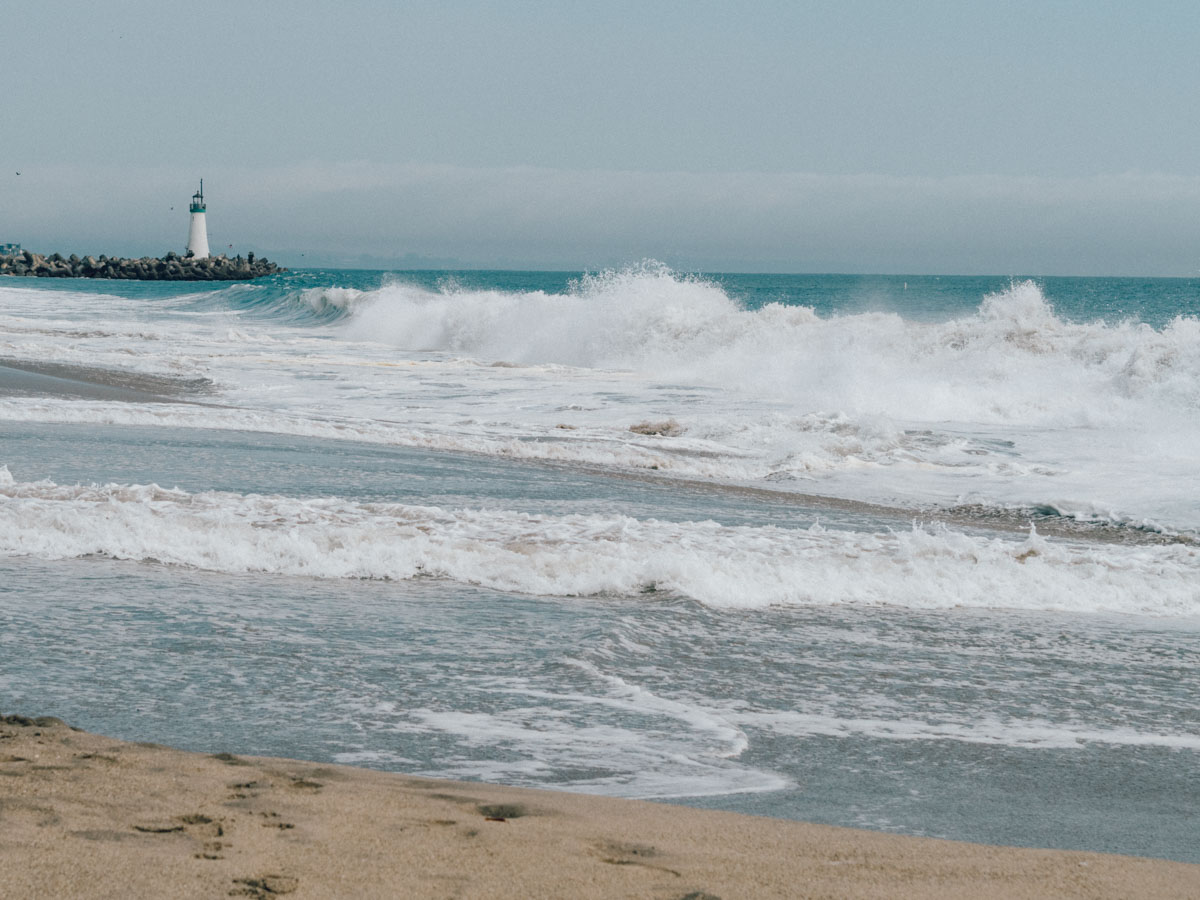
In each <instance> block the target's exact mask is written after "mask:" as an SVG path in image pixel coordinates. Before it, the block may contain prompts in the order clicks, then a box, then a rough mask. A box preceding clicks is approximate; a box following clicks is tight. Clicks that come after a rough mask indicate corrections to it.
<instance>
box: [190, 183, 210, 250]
mask: <svg viewBox="0 0 1200 900" xmlns="http://www.w3.org/2000/svg"><path fill="white" fill-rule="evenodd" d="M190 209H191V212H192V222H191V224H190V225H189V226H188V242H187V249H188V253H189V254H190V255H191V256H193V257H194V258H196V259H208V225H207V224H205V222H204V179H203V178H201V179H200V190H198V191H196V193H194V194H192V205H191V207H190Z"/></svg>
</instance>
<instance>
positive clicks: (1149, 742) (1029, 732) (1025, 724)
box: [731, 710, 1200, 750]
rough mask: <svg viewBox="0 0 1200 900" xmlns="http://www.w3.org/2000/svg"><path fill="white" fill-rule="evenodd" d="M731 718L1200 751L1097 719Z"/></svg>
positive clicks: (841, 730)
mask: <svg viewBox="0 0 1200 900" xmlns="http://www.w3.org/2000/svg"><path fill="white" fill-rule="evenodd" d="M731 717H732V718H733V719H734V721H736V722H738V723H739V724H741V725H742V726H743V727H746V728H754V729H763V730H766V731H771V732H774V733H776V734H782V735H787V736H789V737H810V736H816V735H822V736H826V737H860V736H861V737H870V738H876V739H883V740H894V741H953V742H957V743H966V744H992V745H996V746H1003V747H1027V748H1034V749H1040V750H1075V749H1080V748H1082V747H1086V746H1087V745H1089V744H1109V745H1113V746H1125V747H1165V748H1169V749H1172V750H1200V734H1194V733H1187V732H1178V733H1170V734H1166V733H1154V732H1146V731H1141V730H1137V729H1135V728H1132V727H1124V728H1105V727H1102V726H1099V725H1095V724H1086V725H1083V724H1075V723H1063V722H1051V721H1047V720H1042V719H1035V718H1029V719H1019V718H1016V719H1002V718H999V717H997V716H994V715H992V716H983V717H979V716H976V717H974V718H972V719H970V720H969V721H959V722H955V721H937V722H929V721H923V720H919V719H911V718H899V719H897V718H868V717H859V718H855V717H846V716H834V715H827V714H822V713H807V712H799V711H792V710H785V711H769V712H768V711H756V712H742V713H731Z"/></svg>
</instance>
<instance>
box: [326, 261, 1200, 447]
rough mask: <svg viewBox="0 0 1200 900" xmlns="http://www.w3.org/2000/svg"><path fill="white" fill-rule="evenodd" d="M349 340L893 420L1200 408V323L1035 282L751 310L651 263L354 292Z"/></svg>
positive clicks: (1067, 418)
mask: <svg viewBox="0 0 1200 900" xmlns="http://www.w3.org/2000/svg"><path fill="white" fill-rule="evenodd" d="M351 312H352V314H351V317H350V319H349V321H347V322H346V323H345V324H344V325H343V326H342V327H343V329H344V334H345V335H346V336H348V337H351V338H354V339H360V340H373V341H382V342H385V343H390V344H392V345H393V346H395V347H397V348H399V349H402V350H406V351H419V350H440V351H445V352H448V353H453V354H458V355H467V356H472V357H476V358H479V359H482V360H485V361H507V362H514V363H521V364H530V365H532V364H546V363H554V364H560V365H568V366H577V367H586V368H609V369H613V368H615V369H630V370H635V371H638V372H646V373H650V374H653V375H656V376H659V377H663V378H671V379H676V380H687V381H689V382H701V383H711V384H716V385H720V386H722V387H726V388H735V389H740V390H743V391H745V392H748V393H753V394H755V395H756V396H764V395H765V396H774V397H779V398H782V399H785V400H790V401H795V402H800V403H802V404H803V406H804V408H806V409H807V410H812V411H819V410H836V411H839V412H842V413H846V414H850V415H855V416H862V415H879V416H888V417H890V418H893V419H896V418H899V419H913V420H935V421H941V420H956V421H969V422H976V423H981V422H982V423H997V424H1000V423H1003V424H1012V423H1020V424H1026V425H1073V426H1088V425H1094V424H1097V423H1099V422H1111V421H1114V420H1121V419H1123V418H1126V417H1128V416H1129V415H1130V414H1131V411H1133V412H1136V410H1137V409H1138V408H1140V407H1142V406H1150V407H1155V408H1158V409H1159V410H1160V411H1163V412H1167V411H1174V412H1178V411H1183V410H1186V411H1189V412H1195V411H1198V410H1200V320H1197V319H1195V318H1177V319H1175V320H1174V321H1172V322H1171V323H1169V324H1168V325H1167V326H1165V327H1164V328H1162V329H1154V328H1152V327H1150V326H1149V325H1145V324H1138V323H1133V322H1119V323H1112V324H1110V323H1105V322H1102V321H1096V322H1086V323H1076V322H1069V321H1066V320H1064V319H1061V318H1059V317H1058V316H1056V315H1055V312H1054V310H1053V307H1052V306H1051V304H1050V303H1049V302H1048V301H1047V299H1046V297H1045V296H1044V294H1043V292H1042V290H1041V288H1040V287H1039V286H1038V285H1037V284H1036V283H1034V282H1032V281H1025V282H1019V283H1014V284H1013V285H1012V286H1011V287H1010V288H1008V289H1007V290H1005V291H1002V292H1000V293H997V294H993V295H990V296H988V297H985V298H984V299H983V301H982V303H981V305H980V307H979V308H978V309H977V310H976V311H975V312H974V313H971V314H969V315H965V316H960V317H958V318H954V319H951V320H949V321H944V322H932V323H931V322H922V321H914V320H910V319H906V318H903V317H902V316H901V315H900V314H898V313H859V314H853V315H841V316H838V315H834V316H826V317H822V316H819V315H818V314H817V313H816V312H815V311H814V310H813V308H811V307H808V306H796V305H790V304H783V303H767V304H765V305H763V306H761V307H758V308H755V309H748V308H746V307H745V306H743V305H742V304H741V303H739V302H738V301H736V300H735V299H733V298H732V297H730V296H729V294H727V293H726V292H725V291H724V290H723V289H722V288H721V287H720V286H719V285H717V284H715V283H713V282H711V281H707V280H705V279H703V278H698V277H686V276H680V275H677V274H676V273H673V272H671V271H670V270H668V269H666V268H664V267H660V266H656V265H649V264H647V265H644V266H642V267H639V268H635V269H627V270H623V271H619V272H609V273H605V274H602V275H595V276H587V277H584V278H582V279H579V280H578V281H577V282H575V283H574V286H573V289H572V290H571V291H569V292H567V293H564V294H548V293H543V292H540V291H533V292H527V293H513V292H503V291H478V290H461V289H457V288H455V287H453V286H447V287H445V288H444V289H442V290H430V289H427V288H424V287H420V286H416V285H410V284H403V283H395V284H392V285H388V286H385V287H383V288H381V289H379V290H378V291H373V292H368V293H367V294H364V295H361V296H357V297H355V298H354V303H353V306H352V309H351Z"/></svg>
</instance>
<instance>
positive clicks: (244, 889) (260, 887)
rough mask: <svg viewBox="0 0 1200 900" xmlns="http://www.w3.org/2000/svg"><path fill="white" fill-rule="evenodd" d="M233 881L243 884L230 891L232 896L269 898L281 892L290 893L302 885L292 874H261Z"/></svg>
mask: <svg viewBox="0 0 1200 900" xmlns="http://www.w3.org/2000/svg"><path fill="white" fill-rule="evenodd" d="M233 883H234V884H237V885H241V887H237V888H234V889H233V890H232V891H230V892H229V896H230V897H255V898H258V900H268V898H270V897H275V896H278V895H279V894H290V893H292V892H293V891H294V890H296V888H298V887H300V880H299V879H297V878H292V877H291V876H290V875H259V876H258V877H257V878H235V879H233Z"/></svg>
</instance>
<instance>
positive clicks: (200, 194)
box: [191, 178, 204, 213]
mask: <svg viewBox="0 0 1200 900" xmlns="http://www.w3.org/2000/svg"><path fill="white" fill-rule="evenodd" d="M191 211H192V212H194V213H197V212H204V179H203V178H201V179H200V190H198V191H196V193H194V194H192V205H191Z"/></svg>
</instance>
